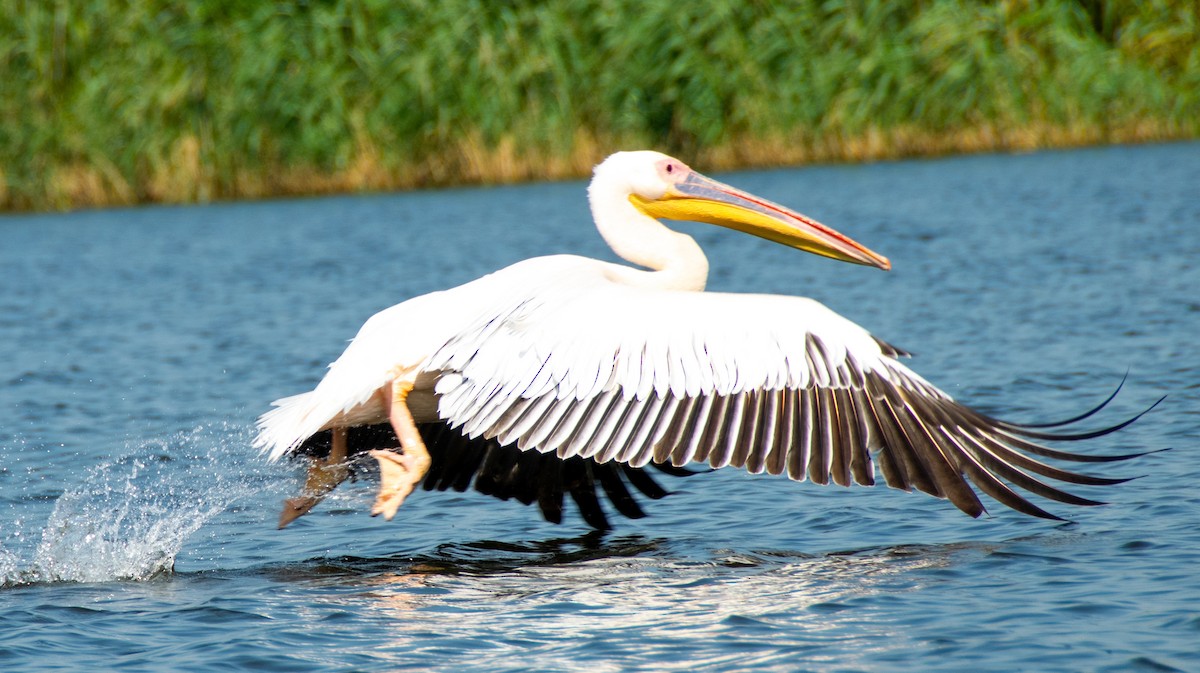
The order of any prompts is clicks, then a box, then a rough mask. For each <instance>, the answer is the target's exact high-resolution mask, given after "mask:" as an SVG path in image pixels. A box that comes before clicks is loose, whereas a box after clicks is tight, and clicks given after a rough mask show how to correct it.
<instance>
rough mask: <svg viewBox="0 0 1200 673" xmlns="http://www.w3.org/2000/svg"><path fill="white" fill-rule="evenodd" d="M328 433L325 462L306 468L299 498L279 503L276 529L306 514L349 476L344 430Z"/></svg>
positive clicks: (339, 429) (316, 462)
mask: <svg viewBox="0 0 1200 673" xmlns="http://www.w3.org/2000/svg"><path fill="white" fill-rule="evenodd" d="M330 434H331V446H330V449H329V457H328V458H326V459H325V460H314V461H313V462H312V465H310V466H309V468H308V478H307V479H305V481H304V489H303V490H301V491H300V495H298V496H296V497H294V498H288V499H287V500H284V501H283V511H282V512H280V513H279V527H280V528H283V527H284V526H287V525H288V524H289V523H291V522H293V521H295V520H296V519H299V518H300V517H302V516H304V515H305V514H308V511H309V510H311V509H312V508H313V507H315V506H316V504H317V503H318V502H321V500H323V499H324V498H325V496H326V495H328V493H329V492H330V491H332V490H333V489H335V488H337V485H338V484H340V483H342V482H343V481H345V480H346V477H347V476H349V474H350V468H349V467H348V466H347V465H346V428H333V429H332V430H331V431H330Z"/></svg>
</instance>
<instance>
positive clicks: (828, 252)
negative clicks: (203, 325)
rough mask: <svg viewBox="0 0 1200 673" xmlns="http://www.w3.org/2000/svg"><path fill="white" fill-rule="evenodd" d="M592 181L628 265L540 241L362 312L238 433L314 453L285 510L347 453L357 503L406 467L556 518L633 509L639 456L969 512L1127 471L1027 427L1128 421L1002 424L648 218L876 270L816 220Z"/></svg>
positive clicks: (772, 208)
mask: <svg viewBox="0 0 1200 673" xmlns="http://www.w3.org/2000/svg"><path fill="white" fill-rule="evenodd" d="M588 199H589V201H590V204H591V211H592V215H593V217H594V219H595V222H596V227H597V228H598V229H599V230H600V234H601V236H603V237H604V240H605V241H606V242H607V243H608V244H609V245H610V246H612V248H613V250H614V251H615V252H616V253H617V254H618V255H620V256H621V257H622V258H624V259H626V260H628V261H629V262H631V263H632V264H634V265H636V266H637V267H642V268H635V267H631V266H622V265H618V264H612V263H608V262H602V261H598V260H593V259H587V258H582V257H576V256H569V255H557V256H551V257H538V258H534V259H529V260H526V261H523V262H520V263H517V264H514V265H512V266H510V267H508V268H505V269H502V270H500V271H497V272H495V273H493V274H491V275H488V276H484V277H483V278H480V279H478V280H475V281H473V282H470V283H467V284H465V285H462V286H459V287H456V288H453V289H449V290H444V291H441V292H434V293H432V294H427V295H424V296H420V297H415V298H413V299H409V300H408V301H405V302H403V303H401V304H397V305H396V306H393V307H391V308H388V309H385V310H383V311H381V312H379V313H378V314H376V315H375V316H373V317H371V318H370V319H369V320H368V321H367V322H366V324H364V325H363V327H362V329H361V330H360V331H359V332H358V335H357V336H356V337H355V338H354V340H353V341H352V342H351V344H350V345H349V346H348V347H347V348H346V351H345V352H344V353H343V354H342V355H341V357H339V358H338V359H337V361H335V362H334V363H333V364H331V365H330V366H329V371H328V372H326V374H325V377H324V378H323V379H322V380H321V381H320V383H319V384H317V387H316V388H315V389H314V390H312V391H311V392H307V393H303V394H300V395H295V396H293V397H287V398H284V399H281V400H278V401H276V402H275V403H274V404H275V408H274V409H272V410H271V411H269V412H267V413H265V414H263V416H262V417H261V418H260V419H259V423H258V425H259V434H258V437H257V439H256V440H255V446H257V447H258V448H259V449H260V450H262V451H264V452H267V453H268V454H269V457H270V459H271V460H277V459H279V458H281V457H283V456H285V455H289V454H293V455H307V456H309V458H310V460H311V461H312V462H311V464H310V467H309V473H308V479H307V482H306V484H305V486H304V489H303V491H302V492H301V494H300V495H299V496H298V497H295V498H292V499H289V500H287V501H286V502H285V505H284V509H283V512H282V514H281V516H280V526H281V527H282V526H285V525H287V524H288V523H289V522H291V521H292V520H294V519H295V518H296V517H299V516H301V515H303V514H304V513H306V512H308V511H309V510H310V509H311V508H312V507H313V506H314V505H315V504H316V503H317V502H319V501H320V500H321V498H322V497H324V496H325V495H326V494H327V493H328V492H329V491H330V490H332V489H333V488H334V487H336V486H337V485H338V484H339V483H341V482H342V481H343V480H344V479H346V478H347V476H348V475H349V474H351V472H352V471H353V470H354V469H355V467H356V466H357V467H360V468H361V467H362V463H363V460H360V459H359V458H361V457H364V456H366V455H369V456H371V457H373V458H374V459H375V460H376V461H378V465H379V472H380V486H379V493H378V497H377V498H376V500H375V503H374V506H373V507H372V508H371V514H372V515H378V514H383V515H384V517H385V518H387V519H389V520H390V519H391V518H392V517H393V516H394V515H395V513H396V510H397V508H398V507H399V506H400V505H401V504H402V503H403V502H404V500H405V498H406V497H408V495H409V494H410V493H411V492H412V491H413V489H414V488H415V487H416V486H417V485H418V484H420V483H422V480H424V488H426V489H447V488H455V489H458V490H463V489H465V488H467V487H468V486H469V485H470V484H472V483H474V485H475V487H476V489H477V490H480V491H482V492H484V493H487V494H490V495H495V496H497V497H500V498H504V499H508V498H516V499H518V500H520V501H522V502H524V503H526V504H530V503H532V502H537V503H538V505H539V507H540V509H541V510H542V513H543V515H544V516H545V517H546V518H547V519H548V520H551V521H555V522H558V521H561V518H562V511H563V509H562V508H563V499H564V494H569V495H571V496H572V499H573V500H575V502H576V503H577V505H578V506H579V509H580V512H581V514H582V515H583V517H584V519H585V520H586V521H587V522H588V523H589V524H591V525H592V526H594V527H596V528H606V527H607V525H608V522H607V517H606V515H605V512H604V510H603V508H602V507H601V506H600V502H599V499H598V497H597V494H598V491H597V486H599V487H600V489H602V491H603V493H604V494H605V495H607V496H608V499H609V501H610V502H611V504H612V506H613V507H615V508H616V509H617V511H619V512H620V513H622V514H624V515H626V516H630V517H638V516H642V510H641V508H640V507H639V505H638V503H637V502H636V501H635V499H634V498H633V497H632V495H631V494H630V489H629V486H632V487H633V488H634V489H636V490H637V491H639V492H641V493H642V494H644V495H646V496H649V497H651V498H658V497H661V496H662V495H664V494H665V493H666V491H665V490H663V489H662V488H661V487H660V486H659V485H658V484H657V483H656V482H655V481H654V480H653V479H652V478H651V477H650V475H649V473H648V472H647V471H646V469H645V468H647V467H656V468H658V469H659V470H661V471H662V472H665V473H668V474H690V473H691V472H690V471H688V470H686V469H685V468H684V466H686V465H688V464H689V463H693V462H699V463H707V464H708V465H709V466H711V467H712V468H720V467H725V466H733V467H740V468H744V469H746V470H748V471H750V472H753V473H759V472H768V473H770V474H786V475H787V476H788V477H789V478H791V479H793V480H796V481H803V480H805V479H809V480H811V481H813V482H816V483H818V484H827V483H829V482H830V481H832V482H834V483H836V484H839V485H842V486H847V485H849V484H850V483H851V482H855V483H858V484H862V485H872V484H874V483H875V475H876V471H875V465H876V464H878V467H879V471H880V473H881V474H882V476H883V479H884V481H886V482H887V484H888V485H889V486H891V487H893V488H898V489H903V490H906V491H908V490H911V489H912V488H916V489H918V490H920V491H924V492H925V493H928V494H930V495H933V496H936V497H939V498H946V499H948V500H949V501H950V502H951V503H953V504H954V505H955V506H956V507H958V508H959V509H961V510H962V511H964V512H966V513H967V514H969V515H971V516H974V517H977V516H979V515H980V514H982V513H983V512H984V511H985V510H984V505H983V504H982V503H981V502H980V499H979V497H978V495H977V494H976V489H978V490H979V491H982V492H983V493H985V494H987V495H988V496H990V497H991V498H993V499H995V500H996V501H998V502H1000V503H1003V504H1004V505H1007V506H1008V507H1011V508H1013V509H1016V510H1019V511H1021V512H1024V513H1026V514H1030V515H1033V516H1039V517H1046V518H1058V517H1056V516H1054V515H1053V514H1050V513H1049V512H1047V511H1045V510H1043V509H1042V508H1041V507H1039V506H1037V505H1035V504H1033V503H1032V502H1030V501H1029V500H1027V499H1026V497H1025V496H1024V495H1023V494H1021V493H1020V492H1019V491H1018V489H1020V490H1023V491H1027V492H1029V493H1033V494H1036V495H1038V496H1042V497H1045V498H1049V499H1052V500H1057V501H1060V502H1064V503H1070V504H1074V505H1095V504H1099V503H1097V502H1096V501H1094V500H1089V499H1085V498H1082V497H1079V496H1076V495H1072V494H1070V493H1067V492H1065V491H1063V490H1060V489H1059V488H1057V487H1055V486H1052V485H1050V484H1048V483H1046V482H1045V481H1044V480H1043V479H1039V478H1038V477H1043V478H1049V479H1053V480H1057V481H1061V482H1067V483H1071V484H1088V485H1107V484H1115V483H1118V482H1120V481H1124V480H1122V479H1111V478H1102V477H1096V476H1090V475H1085V474H1079V473H1076V472H1072V471H1068V470H1065V469H1062V468H1060V467H1056V466H1053V465H1051V464H1048V463H1046V462H1043V461H1042V460H1040V459H1039V458H1050V459H1054V460H1065V461H1078V462H1104V461H1113V460H1122V459H1126V458H1131V457H1133V456H1134V455H1141V454H1127V455H1116V456H1113V455H1109V456H1095V455H1082V454H1075V453H1069V452H1066V451H1062V450H1057V449H1052V448H1050V447H1047V446H1045V445H1043V444H1042V443H1040V440H1077V439H1086V438H1089V437H1094V436H1098V435H1100V434H1105V433H1107V432H1112V431H1113V430H1116V429H1118V428H1120V427H1123V426H1124V425H1127V424H1128V423H1129V422H1132V420H1134V419H1130V420H1129V421H1126V422H1125V423H1121V424H1120V425H1117V426H1115V427H1110V428H1105V429H1103V430H1098V431H1093V432H1087V433H1067V432H1063V433H1057V434H1056V433H1051V432H1047V431H1046V430H1045V428H1046V427H1049V426H1030V425H1017V424H1012V423H1007V422H1004V421H1000V420H997V419H994V418H991V417H989V416H986V415H984V414H982V413H979V412H977V411H974V410H972V409H971V408H969V407H967V406H964V405H962V404H959V403H958V402H955V401H954V400H953V399H951V398H950V396H949V395H947V394H946V393H944V392H942V391H941V390H939V389H938V388H936V387H934V386H933V385H931V384H930V383H928V382H926V381H925V380H924V379H923V378H921V377H920V376H918V375H917V374H916V373H914V372H913V371H912V370H911V369H909V368H908V367H907V366H905V365H904V364H903V363H901V362H900V361H899V359H898V358H899V357H901V356H904V355H907V354H906V353H904V352H902V351H900V350H899V349H897V348H894V347H892V346H890V345H888V344H887V343H886V342H884V341H881V340H879V339H876V338H874V337H873V336H871V334H869V333H868V332H867V331H866V330H864V329H863V328H861V327H859V326H858V325H856V324H854V323H852V322H850V321H848V320H846V319H845V318H843V317H841V316H839V315H838V314H836V313H834V312H833V311H830V310H829V309H828V308H826V307H825V306H822V305H821V304H819V303H817V302H815V301H813V300H811V299H807V298H803V297H790V296H778V295H758V294H724V293H714V292H704V291H703V290H704V286H705V281H706V278H707V275H708V261H707V259H706V258H705V256H704V253H703V252H702V251H701V250H700V247H699V246H698V245H697V244H696V242H695V240H693V239H692V238H691V237H689V236H686V235H684V234H680V233H678V232H675V231H672V230H671V229H668V228H667V227H665V226H664V225H663V224H662V223H661V222H659V219H660V218H666V219H674V220H691V221H696V222H705V223H710V224H716V225H721V226H724V227H729V228H732V229H736V230H738V231H743V232H746V233H749V234H754V235H756V236H760V237H762V238H766V239H768V240H771V241H775V242H776V243H782V244H784V245H787V246H791V247H793V248H798V249H800V250H806V251H808V252H812V253H815V254H818V255H823V256H825V257H831V258H833V259H838V260H842V261H846V262H852V263H855V264H863V265H867V266H873V267H877V268H880V269H885V270H886V269H888V268H890V263H889V262H888V260H887V258H886V257H883V256H881V255H879V254H876V253H874V252H872V251H871V250H869V249H867V248H866V247H864V246H862V245H860V244H859V243H856V242H855V241H853V240H851V239H849V238H847V237H846V236H843V235H842V234H840V233H838V232H836V231H834V230H832V229H830V228H829V227H826V226H825V225H822V224H820V223H819V222H816V221H814V220H813V219H811V218H808V217H806V216H804V215H801V214H800V213H797V212H795V211H793V210H790V209H788V208H785V207H783V206H780V205H777V204H774V203H771V202H770V201H767V200H766V199H761V198H759V197H756V196H753V195H751V194H747V193H746V192H743V191H740V190H738V189H735V188H733V187H730V186H728V185H724V184H722V183H720V182H717V181H715V180H712V179H710V178H707V177H704V176H703V175H701V174H699V173H697V172H696V171H694V170H692V169H691V168H689V167H688V166H686V165H685V164H683V163H682V162H680V161H678V160H677V159H673V158H671V157H668V156H666V155H663V154H659V153H657V152H648V151H642V152H619V153H617V154H614V155H612V156H610V157H609V158H608V159H606V160H605V161H604V162H603V163H601V164H600V165H598V166H596V169H595V174H594V177H593V178H592V181H591V184H590V186H589V187H588ZM1114 394H1115V393H1114ZM1110 399H1111V398H1110ZM1100 406H1104V405H1103V404H1101V405H1100ZM1093 411H1095V410H1093ZM1143 413H1145V412H1143ZM1087 415H1090V414H1084V415H1083V416H1080V417H1077V418H1074V419H1071V420H1070V421H1066V422H1064V423H1063V424H1065V423H1070V422H1074V421H1078V420H1080V419H1082V418H1084V417H1086V416H1087ZM1139 415H1140V414H1139ZM1135 419H1136V417H1135ZM1063 424H1055V425H1063ZM972 485H973V486H974V488H972Z"/></svg>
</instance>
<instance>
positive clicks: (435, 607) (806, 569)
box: [272, 535, 994, 670]
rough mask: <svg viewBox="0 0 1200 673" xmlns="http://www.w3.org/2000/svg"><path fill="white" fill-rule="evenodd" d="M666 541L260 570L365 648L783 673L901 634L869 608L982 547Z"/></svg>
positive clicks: (598, 666)
mask: <svg viewBox="0 0 1200 673" xmlns="http://www.w3.org/2000/svg"><path fill="white" fill-rule="evenodd" d="M675 547H676V545H673V544H672V543H671V542H670V541H668V540H665V539H658V540H651V539H647V538H644V537H641V536H626V537H616V538H612V539H601V538H600V537H599V536H597V535H589V536H585V537H582V538H575V539H551V540H546V541H543V542H537V543H529V544H512V543H507V542H494V541H485V542H478V543H470V544H461V545H453V546H446V547H443V548H441V549H439V550H438V551H437V552H436V553H435V554H432V555H429V556H419V557H413V558H405V559H400V558H384V559H362V558H341V559H334V560H329V559H323V560H321V561H319V562H316V563H314V564H311V565H308V564H303V565H301V566H299V567H290V568H286V569H280V570H279V571H276V572H273V573H272V576H273V577H274V578H275V579H277V580H280V581H286V582H288V583H300V584H303V585H305V586H306V587H307V589H306V590H307V591H314V592H316V593H320V594H321V595H322V597H321V599H320V600H319V601H318V602H317V604H314V606H312V609H313V610H314V613H313V614H310V615H309V619H310V620H312V621H314V622H316V623H320V622H323V621H325V619H326V617H325V616H324V615H328V614H330V613H336V612H340V611H345V612H349V613H353V614H355V615H357V617H356V620H357V621H359V623H360V624H361V623H362V622H366V623H370V624H374V625H376V628H378V629H380V630H381V631H382V632H383V633H382V634H381V638H382V639H383V641H384V642H382V643H373V644H372V645H371V651H372V652H373V654H374V656H378V657H382V658H385V659H387V660H388V661H390V662H391V663H392V664H394V665H397V666H405V665H416V664H417V663H418V662H420V661H422V660H425V659H424V658H425V657H428V656H439V657H446V658H447V659H445V660H444V661H448V662H453V661H469V662H470V663H471V665H472V666H474V667H477V668H479V669H482V670H505V669H511V668H514V666H513V661H514V660H513V658H514V657H518V656H519V660H520V662H521V666H524V667H527V668H529V669H538V668H543V667H545V668H548V669H553V668H554V667H555V665H556V664H561V661H562V657H563V656H565V655H566V653H568V652H574V653H575V654H572V655H571V656H578V653H577V652H578V650H579V649H580V648H581V647H583V646H584V645H586V646H587V648H588V649H589V650H592V651H594V654H593V656H594V657H595V660H594V661H590V662H589V666H594V667H595V668H594V669H589V670H620V669H621V668H622V666H618V665H606V664H605V662H606V661H609V660H611V659H612V658H613V657H618V656H625V655H628V656H631V657H636V658H637V660H639V661H642V662H644V663H645V665H647V666H649V667H651V668H653V669H654V670H694V668H695V667H697V666H700V667H705V666H707V667H712V668H713V669H714V670H717V669H721V670H742V669H748V668H764V667H765V668H766V669H778V670H794V666H795V663H796V657H797V656H800V655H801V654H802V655H803V656H804V660H805V661H806V662H807V663H808V664H809V665H816V666H818V667H820V666H819V665H820V664H821V663H822V662H825V663H827V664H829V665H830V666H833V667H835V668H837V667H849V668H854V667H855V666H858V665H865V664H867V663H869V662H871V661H873V660H874V659H875V658H877V657H878V656H879V655H880V653H881V651H882V652H896V651H904V649H905V648H906V647H908V646H909V643H908V641H907V638H906V636H905V635H904V633H903V629H899V628H895V627H888V626H887V624H886V620H883V621H881V620H880V619H879V617H880V615H881V614H882V613H883V611H884V610H885V609H886V606H887V605H888V604H889V603H891V602H894V601H905V600H909V598H910V597H909V596H908V594H910V593H914V592H919V591H922V590H925V589H927V585H928V584H930V583H936V582H939V581H946V579H945V578H947V577H953V576H955V574H956V569H955V566H956V564H958V563H959V561H960V560H961V559H964V558H966V559H971V558H977V557H979V556H982V555H986V554H989V553H992V551H993V548H994V545H987V544H957V545H946V546H918V547H912V546H908V547H897V548H893V549H873V550H864V551H853V552H845V553H837V554H827V555H818V556H810V555H807V554H799V553H787V552H778V551H773V552H761V553H745V552H736V551H727V552H721V551H717V552H715V553H714V554H713V555H712V556H711V557H710V558H708V559H705V560H697V559H695V558H694V551H693V552H692V553H690V554H689V553H688V550H684V549H677V548H675ZM318 606H319V607H318ZM431 640H435V641H436V642H437V643H438V644H437V645H436V646H432V647H431V645H430V642H431ZM343 647H347V648H349V649H351V650H353V649H354V648H353V645H352V644H344V645H343ZM447 647H453V648H454V649H453V651H452V652H448V651H440V649H444V648H447ZM847 652H853V655H852V656H849V657H848V656H847V654H846V653H847ZM701 653H702V654H701ZM698 654H701V656H697V655H698Z"/></svg>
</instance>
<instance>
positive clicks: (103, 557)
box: [0, 428, 263, 587]
mask: <svg viewBox="0 0 1200 673" xmlns="http://www.w3.org/2000/svg"><path fill="white" fill-rule="evenodd" d="M212 435H213V429H212V428H199V429H197V430H195V431H193V432H191V433H187V434H184V435H181V436H179V437H176V438H173V439H172V440H167V441H151V442H147V443H144V444H142V445H141V446H139V447H137V448H135V449H134V450H133V451H132V452H131V453H130V454H129V455H126V456H124V457H121V458H118V459H116V460H114V461H112V462H109V463H106V464H103V465H99V466H97V467H94V468H92V469H91V470H90V471H88V473H87V474H86V476H85V477H84V478H82V479H81V480H79V483H78V485H77V486H75V487H73V488H70V489H68V490H67V491H66V492H64V493H63V494H62V495H61V496H59V497H58V499H57V500H56V501H55V503H54V509H53V511H52V512H51V514H50V516H49V518H48V520H47V521H46V524H45V526H44V528H43V529H42V530H41V539H40V541H39V542H38V543H37V546H36V549H35V550H34V552H33V557H32V558H31V559H29V560H28V561H23V560H22V559H21V558H20V557H18V556H17V555H16V554H14V553H12V552H11V551H5V550H3V549H0V587H4V586H15V585H20V584H29V583H40V582H104V581H112V580H148V579H152V578H155V577H159V576H162V575H165V574H168V573H170V572H172V571H173V569H174V565H175V558H176V556H177V555H178V554H179V552H180V550H181V549H182V548H183V546H184V543H185V542H186V541H187V539H188V538H189V537H190V536H191V535H192V534H193V533H195V532H196V531H197V530H199V529H200V528H201V527H202V526H203V525H204V524H205V523H207V522H208V521H210V520H212V519H213V518H214V517H216V516H217V515H219V514H221V513H222V512H224V511H225V510H226V509H228V508H229V507H230V506H231V505H233V504H234V503H235V502H237V501H239V500H242V499H244V498H247V497H249V496H251V495H254V494H255V493H258V492H259V491H261V490H262V488H263V487H262V486H261V480H259V479H257V478H256V475H255V474H254V470H249V471H242V470H239V469H237V468H238V463H240V462H241V460H240V458H241V457H242V456H244V455H245V453H248V452H246V451H245V449H244V446H245V445H246V444H245V443H244V442H240V441H228V440H229V438H228V437H225V438H223V439H224V440H225V441H220V440H219V441H217V442H216V443H215V444H214V443H213V442H212V441H211V440H212V439H214V438H213V436H212ZM197 445H207V447H208V448H204V449H200V450H196V446H197ZM231 445H239V447H238V448H239V449H240V450H239V451H236V452H235V451H234V450H233V449H232V447H231ZM227 447H230V448H227ZM231 464H232V465H231ZM231 467H232V468H233V469H231ZM22 527H24V526H22Z"/></svg>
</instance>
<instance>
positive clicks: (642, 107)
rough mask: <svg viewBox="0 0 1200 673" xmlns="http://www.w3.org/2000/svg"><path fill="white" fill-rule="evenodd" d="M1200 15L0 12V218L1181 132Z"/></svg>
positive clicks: (1128, 0) (596, 2) (946, 3)
mask: <svg viewBox="0 0 1200 673" xmlns="http://www.w3.org/2000/svg"><path fill="white" fill-rule="evenodd" d="M1198 132H1200V0H1185V1H1179V0H1176V1H1167V0H1147V1H1144V2H1139V1H1136V0H1108V1H1106V0H1046V1H1044V2H1034V1H1032V0H1030V1H1022V0H1009V1H1006V2H996V3H988V2H977V1H974V0H899V1H884V0H877V1H872V0H860V1H857V2H852V1H848V0H847V1H839V0H797V1H795V2H769V1H765V0H760V1H758V2H747V1H735V0H692V1H689V2H649V3H646V2H638V1H636V0H544V1H532V0H530V1H523V0H508V1H496V2H493V1H488V0H437V1H429V2H423V1H420V0H410V1H407V2H396V1H395V0H307V1H296V2H254V1H245V0H194V1H192V2H183V1H175V2H167V1H155V0H142V1H138V2H131V1H130V0H75V1H72V2H68V1H67V0H24V1H23V0H0V209H7V210H12V209H47V208H70V207H78V206H90V205H109V204H128V203H137V202H145V201H168V202H181V201H183V202H186V201H203V200H209V199H228V198H239V197H260V196H268V195H282V194H302V193H323V192H334V191H353V190H373V189H393V188H403V187H413V186H424V185H434V184H446V183H452V182H473V181H488V182H491V181H512V180H521V179H529V178H555V177H564V176H577V175H584V174H586V173H587V172H588V171H589V170H590V167H591V166H592V165H593V164H594V163H595V162H596V161H598V160H599V159H600V158H602V157H603V156H605V155H606V154H607V153H609V152H610V151H613V150H615V149H619V148H633V147H651V148H655V149H660V150H663V151H667V152H670V153H674V154H676V155H678V156H680V157H681V158H683V159H684V160H686V161H689V162H692V163H694V164H695V165H697V166H699V167H703V168H704V169H706V170H714V169H721V168H730V167H735V166H749V165H755V166H764V165H780V164H793V163H801V162H808V161H829V160H862V159H871V158H884V157H895V156H904V155H914V154H932V153H947V152H962V151H980V150H992V149H1024V148H1034V147H1044V146H1063V145H1077V144H1091V143H1102V142H1127V141H1146V140H1158V139H1169V138H1189V137H1196V136H1197V135H1198Z"/></svg>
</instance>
